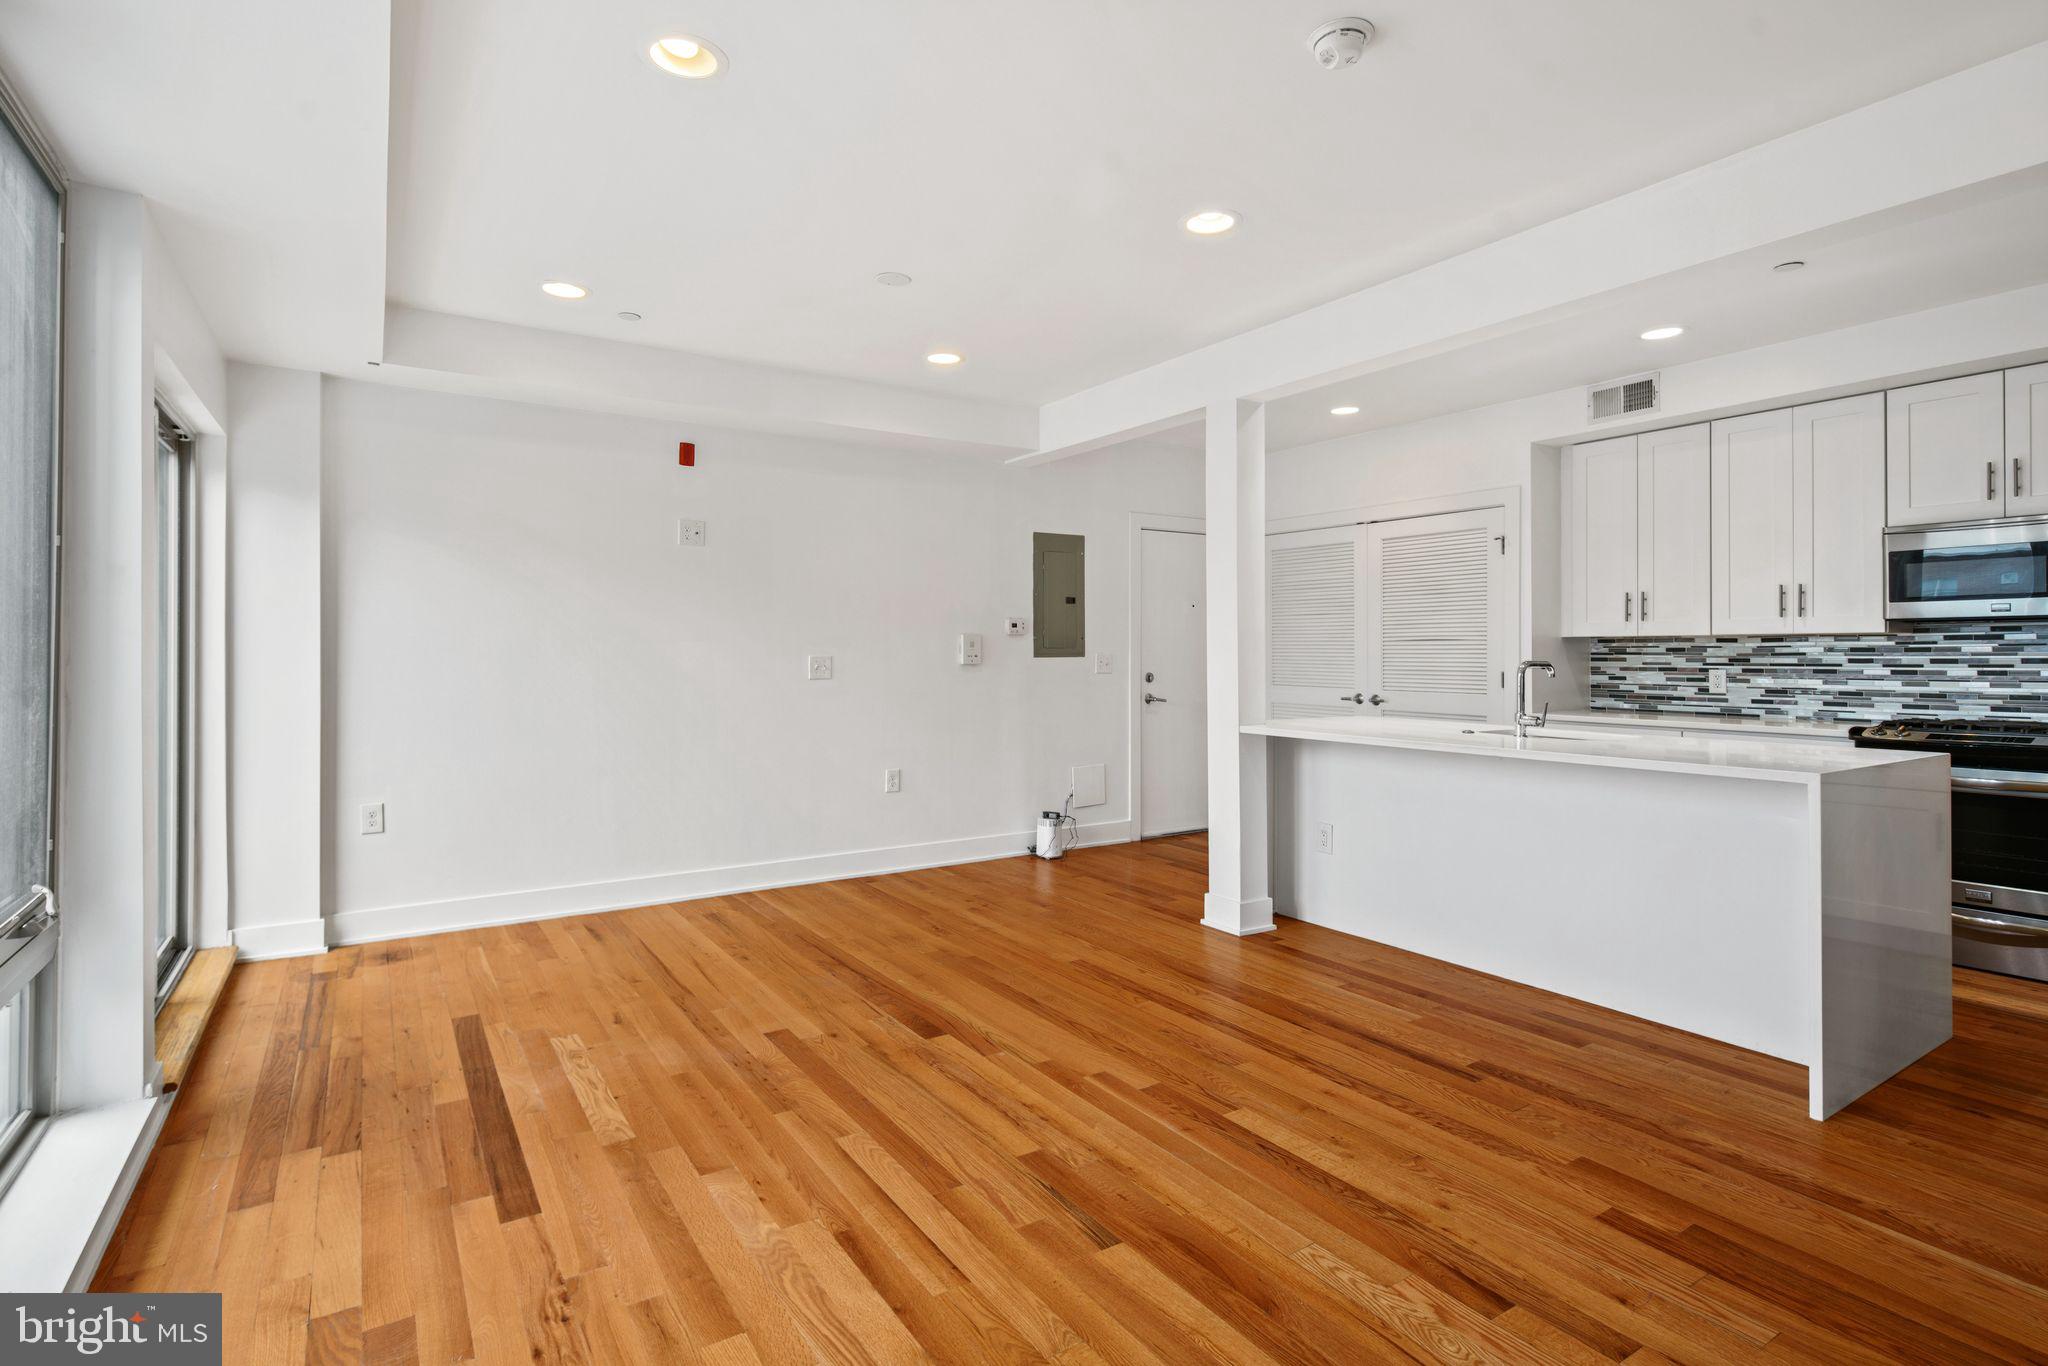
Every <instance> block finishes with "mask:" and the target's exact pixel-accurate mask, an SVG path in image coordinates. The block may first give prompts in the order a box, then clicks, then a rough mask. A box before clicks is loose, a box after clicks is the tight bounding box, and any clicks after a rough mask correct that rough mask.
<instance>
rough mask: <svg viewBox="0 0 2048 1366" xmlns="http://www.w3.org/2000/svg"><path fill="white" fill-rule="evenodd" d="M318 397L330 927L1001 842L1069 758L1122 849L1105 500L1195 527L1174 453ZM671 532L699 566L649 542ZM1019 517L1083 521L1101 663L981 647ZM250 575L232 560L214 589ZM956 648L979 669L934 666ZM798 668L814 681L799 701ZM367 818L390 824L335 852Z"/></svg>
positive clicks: (1112, 524)
mask: <svg viewBox="0 0 2048 1366" xmlns="http://www.w3.org/2000/svg"><path fill="white" fill-rule="evenodd" d="M237 383H238V385H239V374H238V379H237ZM325 389H326V392H325V401H324V404H323V408H322V423H321V426H322V431H323V434H324V451H323V455H322V458H321V468H322V472H323V487H324V492H325V496H324V509H323V510H324V523H325V569H326V614H327V642H326V646H327V663H328V673H327V678H328V688H329V692H328V702H327V709H326V717H327V725H328V732H327V736H326V748H327V755H328V760H329V764H328V769H327V772H328V782H329V789H328V792H327V805H328V816H327V825H326V833H327V839H328V842H329V845H330V849H331V855H330V864H329V876H330V879H331V881H330V886H329V889H328V893H327V902H328V908H329V912H330V916H331V921H330V929H331V932H332V935H333V937H334V938H335V939H337V940H338V941H353V940H357V939H362V938H373V937H384V936H390V935H398V934H406V933H418V932H423V931H428V930H433V929H440V928H448V927H452V926H457V925H464V924H474V923H482V922H486V921H491V920H502V919H514V918H523V917H529V916H535V915H545V914H558V913H565V912H569V911H575V910H582V909H591V908H597V907H603V906H616V905H633V904H639V903H644V902H652V901H660V900H667V899H673V898H679V897H683V896H687V895H691V894H701V893H704V892H709V891H718V890H726V889H730V888H734V887H741V886H752V885H762V884H773V883H779V882H788V881H795V880H801V879H804V878H811V877H829V876H840V875H845V874H847V873H850V872H864V871H872V870H875V869H879V868H885V867H898V866H905V865H911V864H921V863H938V862H949V861H955V860H958V859H964V858H972V857H982V856H987V855H990V854H995V853H1002V852H1009V851H1011V850H1020V849H1021V848H1022V845H1023V841H1024V839H1025V838H1026V834H1027V832H1028V830H1029V827H1030V824H1031V822H1032V819H1033V817H1034V814H1035V813H1036V812H1037V811H1038V810H1039V809H1040V808H1041V807H1045V806H1050V805H1057V804H1058V803H1059V801H1060V800H1061V799H1062V798H1063V797H1064V796H1065V795H1066V792H1067V783H1068V769H1069V767H1070V766H1072V765H1074V764H1081V763H1092V762H1101V763H1106V764H1107V765H1108V766H1109V779H1110V780H1109V801H1108V803H1107V804H1106V805H1104V806H1101V807H1096V808H1090V809H1084V810H1082V811H1080V812H1078V813H1077V814H1078V815H1079V817H1080V819H1081V820H1082V822H1083V824H1084V826H1091V825H1092V826H1094V827H1095V829H1094V831H1093V834H1094V837H1096V838H1116V837H1121V836H1122V835H1123V834H1124V833H1125V832H1126V830H1127V828H1128V827H1127V820H1128V812H1129V791H1128V785H1127V781H1126V779H1127V776H1128V775H1127V773H1126V771H1125V759H1126V750H1127V742H1128V740H1127V728H1128V687H1129V678H1128V674H1127V672H1126V664H1127V662H1128V656H1129V652H1130V623H1129V622H1128V620H1127V617H1128V601H1127V584H1128V573H1129V564H1128V560H1129V555H1130V545H1129V538H1130V531H1129V525H1128V514H1129V513H1130V512H1132V511H1147V512H1165V513H1183V514H1187V513H1198V512H1199V510H1200V505H1201V475H1200V464H1199V457H1198V456H1197V455H1195V454H1194V453H1191V452H1181V451H1163V450H1149V449H1137V448H1128V447H1127V448H1123V449H1121V450H1114V451H1105V452H1102V453H1100V454H1098V455H1094V456H1089V457H1085V458H1082V459H1077V460H1075V461H1071V462H1066V463H1062V464H1060V465H1058V466H1053V467H1049V468H1046V469H1042V470H1028V471H1027V470H1012V469H1005V468H1003V467H1001V466H1000V465H997V464H995V463H994V462H990V461H983V460H978V459H967V458H963V457H960V456H957V455H953V456H943V455H932V454H915V453H904V452H895V451H886V450H876V449H874V448H871V447H852V446H845V445H835V444H829V443H826V442H822V441H817V440H811V439H805V438H799V437H785V436H773V435H763V434H740V433H731V432H717V431H711V430H704V429H687V430H686V429H679V428H678V427H677V426H676V425H675V424H672V423H668V422H662V421H652V420H647V419H642V418H636V417H627V416H612V415H603V414H591V413H577V412H570V411H563V410H557V409H552V408H540V407H531V406H524V405H519V404H513V403H509V402H504V401H500V400H495V399H484V398H471V397H458V396H451V395H443V394H433V393H425V392H417V391H406V390H400V389H394V388H390V387H386V386H380V385H369V384H360V383H353V382H347V381H341V380H335V379H329V380H328V381H326V384H325ZM237 406H238V410H239V409H240V404H239V402H238V405H237ZM248 421H249V415H248V414H247V413H246V412H243V413H242V415H241V422H242V427H241V428H239V429H238V440H239V439H246V436H247V432H246V426H247V423H248ZM679 439H694V440H696V441H697V443H698V464H697V467H696V468H694V469H681V468H678V466H677V465H676V463H675V443H676V442H677V441H678V440H679ZM242 515H244V514H243V513H242V511H241V510H240V508H239V506H238V513H237V530H238V543H239V538H240V532H241V522H240V518H241V517H242ZM682 517H690V518H698V519H702V520H704V521H706V522H707V523H708V524H709V535H708V545H707V546H705V547H704V548H701V549H692V548H683V547H680V546H678V545H677V544H676V522H677V520H678V519H679V518H682ZM1034 531H1057V532H1069V533H1079V534H1082V535H1084V536H1086V537H1087V576H1088V637H1089V645H1090V653H1091V654H1094V653H1096V652H1107V653H1109V654H1111V655H1112V657H1113V660H1114V672H1112V673H1110V674H1108V675H1101V674H1097V673H1095V672H1094V671H1093V661H1092V660H1091V659H1058V660H1052V659H1045V660H1041V659H1034V658H1032V655H1031V640H1030V638H1029V637H1028V636H1026V637H1018V638H1012V637H1007V636H1005V635H1004V634H1003V618H1004V617H1005V616H1006V615H1022V616H1028V615H1029V614H1030V612H1031V567H1030V560H1031V533H1032V532H1034ZM267 573H268V567H267V565H266V567H265V568H264V569H261V570H259V569H257V568H256V567H255V565H254V563H253V562H252V560H251V559H248V558H242V559H238V563H237V578H238V581H239V580H242V579H245V578H248V577H251V576H253V575H257V574H267ZM239 628H240V623H239V622H238V629H239ZM963 631H978V632H980V633H982V634H983V635H984V636H985V637H986V643H987V650H986V658H987V662H986V663H985V664H983V665H982V666H980V667H978V668H963V667H961V666H960V665H958V664H956V663H955V662H954V647H955V640H956V637H957V635H958V634H959V633H960V632H963ZM810 653H824V654H831V655H833V656H835V659H836V670H835V673H836V676H835V678H834V680H833V681H831V682H828V683H814V682H810V681H807V679H806V678H805V669H804V658H805V656H806V655H807V654H810ZM241 743H242V741H241V739H240V737H239V736H238V739H237V744H238V746H239V745H240V744H241ZM886 767H900V768H901V769H902V770H903V791H902V793H901V794H899V795H893V796H885V795H883V793H882V771H883V769H884V768H886ZM238 771H239V770H238ZM243 795H244V794H243V793H242V792H241V791H240V790H239V789H238V793H237V798H238V809H239V808H240V805H241V798H242V796H243ZM379 801H381V802H383V803H385V804H386V816H387V822H388V830H387V832H386V833H385V834H382V835H376V836H363V835H360V834H358V833H356V826H357V816H358V809H359V807H360V806H361V805H362V804H363V803H366V802H379ZM237 834H238V836H239V837H240V840H241V841H244V842H246V840H247V839H248V838H249V835H250V831H249V829H248V828H247V827H246V826H238V829H237ZM240 847H241V844H240V843H238V849H239V848H240ZM238 866H239V864H238ZM236 891H237V899H238V906H241V907H245V908H246V907H248V905H249V899H248V898H249V890H248V887H247V885H246V884H245V883H242V882H240V881H238V885H237V889H236ZM238 937H239V931H238Z"/></svg>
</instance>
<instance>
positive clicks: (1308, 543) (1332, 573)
mask: <svg viewBox="0 0 2048 1366" xmlns="http://www.w3.org/2000/svg"><path fill="white" fill-rule="evenodd" d="M1363 531H1364V528H1362V527H1360V526H1358V525H1356V524H1347V525H1344V526H1334V527H1323V528H1319V529H1317V530H1315V531H1285V532H1281V533H1279V534H1278V535H1273V536H1268V537H1267V538H1266V668H1267V674H1266V710H1267V715H1269V716H1271V717H1272V718H1273V719H1274V720H1276V721H1285V720H1291V719H1294V718H1297V717H1304V716H1357V715H1359V714H1361V713H1365V712H1369V711H1370V710H1371V708H1369V707H1368V706H1367V705H1366V693H1367V692H1368V691H1369V689H1367V687H1366V686H1365V594H1364V591H1363V588H1362V585H1361V583H1360V580H1361V578H1362V577H1363V574H1362V570H1363V567H1364V566H1363V555H1362V546H1363V544H1364V536H1363V534H1362V533H1363Z"/></svg>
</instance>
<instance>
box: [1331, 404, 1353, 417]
mask: <svg viewBox="0 0 2048 1366" xmlns="http://www.w3.org/2000/svg"><path fill="white" fill-rule="evenodd" d="M1357 411H1358V405H1357V404H1356V403H1340V404H1338V405H1337V406H1336V407H1334V408H1332V409H1330V416H1331V417H1350V416H1351V415H1352V414H1353V413H1355V412H1357Z"/></svg>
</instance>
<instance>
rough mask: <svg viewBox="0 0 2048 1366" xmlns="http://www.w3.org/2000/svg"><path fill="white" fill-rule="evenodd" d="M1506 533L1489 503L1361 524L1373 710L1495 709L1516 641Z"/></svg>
mask: <svg viewBox="0 0 2048 1366" xmlns="http://www.w3.org/2000/svg"><path fill="white" fill-rule="evenodd" d="M1506 535H1507V513H1506V511H1505V510H1504V509H1501V508H1497V507H1493V508H1475V509H1473V510H1471V511H1469V512H1445V513H1439V514H1437V515H1435V516H1431V517H1408V518H1403V519H1401V520H1399V521H1393V522H1374V523H1373V524H1372V525H1371V526H1368V527H1367V528H1366V529H1365V546H1366V554H1365V562H1366V572H1365V594H1364V596H1365V599H1366V659H1367V661H1368V675H1367V676H1368V677H1369V678H1371V679H1372V680H1373V682H1372V693H1373V695H1374V698H1375V699H1378V700H1379V701H1380V702H1381V704H1382V705H1381V706H1380V708H1379V709H1380V710H1382V711H1385V712H1389V713H1396V714H1399V713H1406V714H1410V715H1420V716H1469V717H1472V718H1474V719H1477V720H1485V719H1489V718H1493V717H1496V716H1498V715H1499V713H1500V712H1501V710H1502V699H1504V698H1505V696H1506V688H1507V671H1508V669H1509V667H1510V663H1511V661H1510V659H1509V655H1510V654H1511V652H1512V651H1513V649H1514V645H1513V642H1514V640H1515V638H1516V633H1515V621H1514V611H1515V604H1514V601H1513V598H1512V596H1511V594H1510V592H1509V579H1508V563H1507V553H1506V541H1505V539H1504V538H1505V537H1506Z"/></svg>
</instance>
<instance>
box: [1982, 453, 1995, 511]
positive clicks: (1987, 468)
mask: <svg viewBox="0 0 2048 1366" xmlns="http://www.w3.org/2000/svg"><path fill="white" fill-rule="evenodd" d="M1997 496H1998V462H1997V461H1996V460H1986V461H1985V462H1984V500H1985V501H1986V502H1989V501H1991V500H1992V499H1993V498H1996V497H1997Z"/></svg>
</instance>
